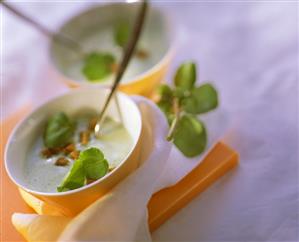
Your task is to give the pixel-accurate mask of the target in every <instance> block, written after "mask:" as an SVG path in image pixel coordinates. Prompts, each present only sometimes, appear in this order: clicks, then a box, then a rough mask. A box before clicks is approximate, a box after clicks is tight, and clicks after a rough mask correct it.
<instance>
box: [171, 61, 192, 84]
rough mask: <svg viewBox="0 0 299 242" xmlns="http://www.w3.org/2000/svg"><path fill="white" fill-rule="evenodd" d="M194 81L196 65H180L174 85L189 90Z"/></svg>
mask: <svg viewBox="0 0 299 242" xmlns="http://www.w3.org/2000/svg"><path fill="white" fill-rule="evenodd" d="M195 81H196V65H195V64H194V63H193V62H186V63H184V64H182V65H181V66H180V67H179V68H178V70H177V71H176V74H175V77H174V83H175V85H176V87H180V88H181V89H183V90H191V89H192V88H193V87H194V84H195Z"/></svg>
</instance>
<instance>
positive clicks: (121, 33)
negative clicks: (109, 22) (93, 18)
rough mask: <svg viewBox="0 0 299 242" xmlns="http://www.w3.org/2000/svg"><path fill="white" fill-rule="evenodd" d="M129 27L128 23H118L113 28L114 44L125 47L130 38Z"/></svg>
mask: <svg viewBox="0 0 299 242" xmlns="http://www.w3.org/2000/svg"><path fill="white" fill-rule="evenodd" d="M130 32H131V29H130V25H129V23H128V22H125V21H123V22H120V23H118V24H117V25H115V28H114V42H115V43H116V44H117V45H118V46H120V47H122V48H123V47H125V46H126V44H127V43H128V41H129V37H130Z"/></svg>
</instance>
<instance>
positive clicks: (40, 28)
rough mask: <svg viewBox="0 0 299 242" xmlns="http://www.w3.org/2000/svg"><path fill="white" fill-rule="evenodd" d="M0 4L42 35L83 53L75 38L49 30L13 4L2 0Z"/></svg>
mask: <svg viewBox="0 0 299 242" xmlns="http://www.w3.org/2000/svg"><path fill="white" fill-rule="evenodd" d="M1 4H2V5H3V6H4V7H5V8H6V9H7V10H9V11H10V12H12V13H13V14H15V15H16V16H18V17H19V18H21V19H22V20H24V21H25V22H27V23H28V24H30V25H31V26H33V27H34V28H35V29H37V30H38V31H39V32H40V33H42V34H43V35H45V36H47V37H48V38H53V39H54V40H57V41H58V42H59V43H61V44H63V45H64V46H65V47H67V48H69V49H70V50H72V51H75V52H77V53H80V54H81V55H83V49H82V47H81V45H80V44H79V43H77V42H76V41H75V40H73V39H71V38H70V37H68V36H66V35H64V34H61V33H55V32H53V31H51V30H50V29H48V28H47V27H45V26H43V25H41V24H40V23H38V22H37V21H35V20H34V19H32V18H30V17H29V16H27V15H25V14H24V13H22V12H20V11H19V10H17V9H16V8H14V7H13V6H11V5H10V4H8V3H6V2H4V1H1Z"/></svg>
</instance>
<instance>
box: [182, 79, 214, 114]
mask: <svg viewBox="0 0 299 242" xmlns="http://www.w3.org/2000/svg"><path fill="white" fill-rule="evenodd" d="M182 106H183V109H184V110H185V111H186V112H188V113H192V114H201V113H206V112H209V111H211V110H213V109H215V108H216V107H217V106H218V94H217V91H216V89H215V88H214V87H213V86H212V85H211V84H209V83H207V84H203V85H201V86H199V87H196V88H194V89H193V90H192V91H191V95H190V96H189V97H188V98H185V99H184V100H183V103H182Z"/></svg>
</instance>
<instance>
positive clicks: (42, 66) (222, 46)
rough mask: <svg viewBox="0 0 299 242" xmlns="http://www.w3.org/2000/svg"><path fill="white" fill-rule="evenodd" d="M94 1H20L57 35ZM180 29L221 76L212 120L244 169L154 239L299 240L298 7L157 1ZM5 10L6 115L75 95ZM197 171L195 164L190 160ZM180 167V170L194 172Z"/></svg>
mask: <svg viewBox="0 0 299 242" xmlns="http://www.w3.org/2000/svg"><path fill="white" fill-rule="evenodd" d="M92 4H94V3H91V2H90V3H83V2H76V3H58V2H56V3H30V4H29V3H14V5H15V6H17V7H19V8H20V9H22V10H23V11H26V13H28V14H30V15H33V16H34V17H35V18H36V19H38V20H39V21H41V22H42V23H44V24H47V26H50V27H51V28H53V29H55V28H57V26H59V25H60V24H61V23H62V22H63V21H64V20H65V19H67V18H68V17H69V16H71V15H72V14H74V13H76V12H78V11H79V10H81V9H82V8H84V7H86V6H88V5H92ZM154 4H155V5H156V6H158V7H161V8H162V9H163V10H165V11H166V12H167V13H168V14H169V15H171V16H172V17H173V19H174V21H175V23H176V24H177V32H178V40H179V48H178V51H177V54H176V57H175V60H174V62H173V65H172V68H171V71H170V72H169V75H168V77H169V80H170V78H171V76H172V74H173V71H174V70H175V68H176V67H177V65H179V63H181V62H182V61H185V60H190V59H191V60H194V61H196V62H197V63H198V66H199V81H200V82H203V81H207V80H211V81H213V83H214V84H215V85H216V86H217V88H218V90H219V92H220V100H221V101H220V103H221V106H220V108H219V109H218V110H217V111H216V112H214V113H211V114H208V115H205V116H204V117H203V119H205V120H206V121H207V122H208V130H209V134H210V136H209V137H210V143H211V142H213V141H215V140H216V139H218V138H220V137H221V138H223V139H224V140H225V141H226V142H227V143H228V144H230V145H231V146H232V147H234V148H235V149H236V150H237V151H238V152H239V153H240V165H239V167H238V168H237V169H236V170H234V171H233V172H231V173H230V174H227V175H226V176H225V177H224V178H222V179H221V180H220V181H218V182H217V183H216V184H215V185H213V186H212V187H211V188H210V189H208V190H207V191H205V192H204V193H203V194H202V195H200V196H199V197H197V198H196V199H194V200H193V201H192V202H191V203H190V204H189V205H188V206H187V207H186V208H184V209H182V210H181V211H179V212H178V213H177V214H176V215H175V216H174V217H173V218H171V219H170V220H169V221H168V222H167V223H166V224H164V225H163V226H162V227H161V228H160V229H159V230H157V231H156V232H155V233H154V234H153V238H154V240H156V241H298V240H299V232H298V231H299V196H298V194H299V187H298V185H299V180H298V177H299V163H298V162H299V161H298V150H299V146H298V137H299V136H298V135H299V132H298V131H299V127H298V101H299V97H298V91H299V90H298V66H299V63H298V42H299V41H298V3H296V2H293V3H291V2H289V3H287V2H283V1H261V2H258V1H250V2H249V1H248V2H246V1H243V2H242V1H227V2H225V1H223V2H219V1H218V2H215V1H214V2H203V1H197V2H196V1H193V2H191V1H188V2H182V1H160V2H159V1H155V3H154ZM1 11H2V27H3V28H2V39H1V42H2V41H3V42H2V53H1V55H2V57H3V58H2V60H3V62H2V64H3V66H2V67H3V68H2V71H3V73H1V74H3V76H2V75H1V76H2V79H1V89H2V94H3V95H2V105H1V111H2V117H1V118H4V117H6V116H7V115H9V114H10V113H12V112H13V111H14V110H16V109H17V108H18V107H20V106H21V105H22V104H24V103H25V102H26V101H28V100H31V101H33V103H34V104H35V105H38V104H40V103H42V102H44V101H45V100H46V99H48V98H49V97H51V96H53V95H56V94H58V93H61V92H64V91H66V90H67V89H66V88H65V87H64V86H63V85H62V84H61V83H60V82H59V81H57V76H56V74H55V73H54V72H53V71H52V70H51V68H50V66H49V62H48V56H47V40H46V39H45V38H44V37H42V36H40V35H39V34H38V33H36V32H35V31H34V30H32V29H31V28H30V27H28V26H27V25H25V24H24V23H21V22H20V21H19V20H18V19H16V18H14V17H12V15H11V14H9V13H7V12H6V11H5V10H3V9H2V10H1ZM186 166H188V164H186ZM184 172H185V171H184V170H177V171H176V173H177V174H178V176H180V173H184Z"/></svg>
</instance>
